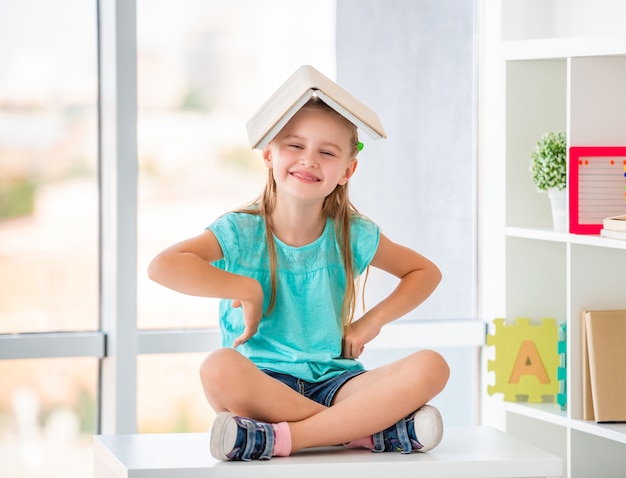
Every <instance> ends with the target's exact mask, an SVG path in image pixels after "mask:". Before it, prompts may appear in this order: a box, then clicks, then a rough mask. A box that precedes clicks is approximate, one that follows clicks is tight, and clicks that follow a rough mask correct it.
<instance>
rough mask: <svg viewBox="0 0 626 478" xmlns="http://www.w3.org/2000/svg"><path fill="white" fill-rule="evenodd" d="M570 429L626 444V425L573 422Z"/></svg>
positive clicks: (584, 421)
mask: <svg viewBox="0 0 626 478" xmlns="http://www.w3.org/2000/svg"><path fill="white" fill-rule="evenodd" d="M570 428H572V430H578V431H581V432H584V433H587V434H589V435H594V436H597V437H601V438H606V439H608V440H612V441H615V442H619V443H624V444H626V423H596V422H593V421H589V420H571V423H570Z"/></svg>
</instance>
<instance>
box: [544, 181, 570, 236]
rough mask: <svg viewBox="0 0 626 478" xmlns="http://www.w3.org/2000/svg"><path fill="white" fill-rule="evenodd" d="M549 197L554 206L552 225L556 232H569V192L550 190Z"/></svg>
mask: <svg viewBox="0 0 626 478" xmlns="http://www.w3.org/2000/svg"><path fill="white" fill-rule="evenodd" d="M548 197H549V198H550V205H551V206H552V224H553V226H554V230H555V231H558V232H567V190H566V189H563V190H561V191H559V190H557V189H549V190H548Z"/></svg>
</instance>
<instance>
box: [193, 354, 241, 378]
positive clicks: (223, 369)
mask: <svg viewBox="0 0 626 478" xmlns="http://www.w3.org/2000/svg"><path fill="white" fill-rule="evenodd" d="M241 358H243V357H242V355H241V354H240V353H239V352H237V351H236V350H233V349H227V348H223V349H218V350H215V351H213V352H211V353H210V354H209V355H208V356H207V357H206V358H205V359H204V360H203V361H202V364H201V365H200V380H201V381H202V384H203V385H204V386H205V388H206V387H207V386H215V387H219V386H220V385H221V384H223V383H226V382H228V380H229V378H231V376H232V373H233V368H234V367H236V366H237V365H236V362H238V361H239V359H241Z"/></svg>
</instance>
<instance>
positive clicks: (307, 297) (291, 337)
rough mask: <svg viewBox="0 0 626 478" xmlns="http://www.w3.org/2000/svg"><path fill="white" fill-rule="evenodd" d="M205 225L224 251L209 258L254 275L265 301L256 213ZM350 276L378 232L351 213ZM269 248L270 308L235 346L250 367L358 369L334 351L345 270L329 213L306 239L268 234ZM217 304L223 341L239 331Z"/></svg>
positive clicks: (310, 376)
mask: <svg viewBox="0 0 626 478" xmlns="http://www.w3.org/2000/svg"><path fill="white" fill-rule="evenodd" d="M208 229H210V230H211V231H212V232H213V233H214V234H215V236H216V237H217V240H218V241H219V244H220V246H221V247H222V252H223V254H224V258H223V259H221V260H220V261H217V262H215V263H214V264H213V265H215V266H216V267H219V268H221V269H224V270H226V271H229V272H232V273H235V274H240V275H245V276H248V277H252V278H254V279H256V280H258V281H259V282H260V284H261V286H262V288H263V292H264V294H265V301H264V310H267V306H268V305H269V300H270V294H271V288H270V268H269V255H268V252H267V242H266V238H265V224H264V222H263V218H262V217H261V216H258V215H253V214H246V213H235V212H233V213H228V214H225V215H224V216H222V217H220V218H219V219H217V220H216V221H215V222H214V223H213V224H211V225H210V226H209V227H208ZM350 235H351V244H352V251H353V257H354V262H353V267H354V270H355V275H356V276H358V275H361V274H362V273H363V272H364V271H365V269H366V268H367V266H368V265H369V264H370V262H371V260H372V258H373V257H374V254H375V253H376V249H377V248H378V242H379V239H380V230H379V228H378V226H377V225H376V224H374V223H373V222H371V221H370V220H368V219H366V218H364V217H362V216H354V218H353V219H352V225H351V229H350ZM274 241H275V244H276V253H277V270H276V280H277V293H276V303H275V306H274V309H273V311H272V313H271V314H269V315H264V316H263V318H262V319H261V323H260V325H259V329H258V331H257V333H256V334H255V335H254V336H253V337H252V338H251V339H250V340H248V341H247V342H246V343H245V344H242V345H240V346H239V347H237V350H239V351H240V352H241V353H242V354H243V355H244V356H246V357H248V358H249V359H250V360H252V361H253V362H254V363H255V364H256V365H257V367H259V368H262V369H269V370H273V371H276V372H281V373H286V374H290V375H293V376H295V377H298V378H301V379H303V380H307V381H309V382H320V381H322V380H326V379H329V378H332V377H333V376H335V375H338V374H340V373H341V372H344V371H346V370H362V369H363V365H362V364H361V363H360V362H358V361H357V360H353V359H344V358H342V357H341V339H342V324H341V305H342V302H343V295H344V291H345V285H346V274H345V270H344V267H343V261H342V259H341V252H340V248H339V244H338V242H337V238H336V235H335V227H334V223H333V221H332V220H330V219H329V220H327V222H326V227H325V228H324V232H323V233H322V235H321V236H320V237H319V238H318V239H317V240H315V241H314V242H312V243H311V244H308V245H306V246H302V247H291V246H289V245H287V244H285V243H283V242H281V241H280V240H279V239H278V238H276V237H275V238H274ZM230 303H231V301H230V300H222V301H221V303H220V331H221V336H222V346H224V347H231V346H232V343H233V341H234V340H235V339H236V338H237V337H238V336H239V335H241V333H242V332H243V328H244V327H243V313H242V310H241V308H233V307H231V306H230Z"/></svg>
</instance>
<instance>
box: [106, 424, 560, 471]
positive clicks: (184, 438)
mask: <svg viewBox="0 0 626 478" xmlns="http://www.w3.org/2000/svg"><path fill="white" fill-rule="evenodd" d="M94 454H95V456H94V467H95V475H94V476H95V478H165V477H168V478H169V477H175V478H207V477H220V478H251V477H254V478H265V477H267V478H293V477H297V478H320V477H322V478H326V477H329V478H330V477H335V476H345V477H351V476H359V477H363V478H367V477H372V478H374V477H375V478H380V477H385V476H407V477H408V476H420V477H428V478H437V477H446V478H448V477H455V478H479V477H480V478H495V477H498V478H511V477H515V478H521V477H524V478H530V477H561V476H562V462H561V459H560V458H559V457H557V456H554V455H551V454H549V453H547V452H545V451H543V450H541V449H539V448H537V447H535V446H533V445H531V444H529V443H526V442H524V441H521V440H519V439H517V438H515V437H513V436H510V435H507V434H506V433H503V432H501V431H498V430H495V429H493V428H488V427H456V428H448V429H446V430H445V431H444V437H443V440H442V442H441V444H440V445H439V446H438V447H437V448H435V449H434V450H431V451H430V452H428V453H412V454H410V455H402V454H400V453H392V452H390V453H372V452H370V451H368V450H347V449H344V448H343V447H332V448H317V449H310V450H305V451H301V452H299V453H296V454H294V455H292V456H290V457H286V458H273V459H271V460H270V461H264V462H260V461H252V462H245V463H244V462H221V461H218V460H215V459H214V458H213V457H212V456H211V454H210V453H209V434H208V433H177V434H137V435H98V436H96V437H95V438H94Z"/></svg>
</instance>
